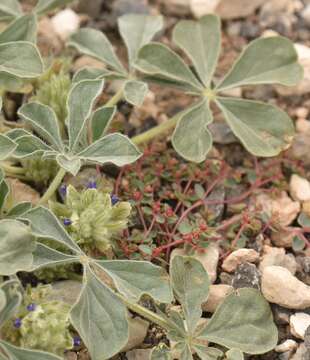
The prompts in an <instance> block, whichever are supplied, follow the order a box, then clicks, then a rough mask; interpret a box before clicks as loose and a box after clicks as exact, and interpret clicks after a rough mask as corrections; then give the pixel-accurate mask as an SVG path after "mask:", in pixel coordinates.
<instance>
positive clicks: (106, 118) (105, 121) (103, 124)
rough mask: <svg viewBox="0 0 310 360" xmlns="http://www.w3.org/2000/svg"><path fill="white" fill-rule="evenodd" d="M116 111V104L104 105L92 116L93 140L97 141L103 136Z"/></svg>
mask: <svg viewBox="0 0 310 360" xmlns="http://www.w3.org/2000/svg"><path fill="white" fill-rule="evenodd" d="M115 113H116V106H112V107H107V106H103V107H101V108H99V109H97V110H96V111H95V112H94V114H93V116H92V118H91V128H92V140H93V141H96V140H99V139H100V138H102V137H103V136H104V135H105V134H106V132H107V130H108V128H109V126H110V123H111V121H112V119H113V117H114V115H115Z"/></svg>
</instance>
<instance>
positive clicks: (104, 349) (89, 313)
mask: <svg viewBox="0 0 310 360" xmlns="http://www.w3.org/2000/svg"><path fill="white" fill-rule="evenodd" d="M84 277H85V284H84V288H83V290H82V293H81V296H80V298H79V300H78V301H77V303H76V304H75V305H74V306H73V308H72V311H71V321H72V324H73V326H74V327H75V328H76V330H77V331H78V333H79V334H80V336H81V338H82V339H83V341H84V343H85V345H86V346H87V348H88V351H89V353H90V356H91V358H92V360H105V359H110V358H111V357H112V356H113V355H115V354H117V353H118V352H119V351H120V350H121V349H122V348H123V347H124V346H125V344H126V343H127V340H128V322H127V309H126V307H125V305H124V304H123V303H122V302H121V301H120V300H119V299H118V297H117V296H116V295H115V294H114V293H113V292H112V291H111V290H110V289H109V288H108V287H107V286H106V285H105V284H103V283H102V282H101V281H100V280H99V279H98V278H97V277H96V275H95V274H94V273H93V272H92V271H91V270H90V269H89V268H88V267H87V268H85V274H84Z"/></svg>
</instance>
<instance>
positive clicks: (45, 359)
mask: <svg viewBox="0 0 310 360" xmlns="http://www.w3.org/2000/svg"><path fill="white" fill-rule="evenodd" d="M0 348H2V349H3V350H4V351H5V353H6V354H7V355H8V356H9V358H8V360H62V359H61V358H60V357H59V356H56V355H53V354H51V353H47V352H45V351H37V350H28V349H23V348H20V347H16V346H13V345H11V344H9V343H7V342H5V341H3V340H0Z"/></svg>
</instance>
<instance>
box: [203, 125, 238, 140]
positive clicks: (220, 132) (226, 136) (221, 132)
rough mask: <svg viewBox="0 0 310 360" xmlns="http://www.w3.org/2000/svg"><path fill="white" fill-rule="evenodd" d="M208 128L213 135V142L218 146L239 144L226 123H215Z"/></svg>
mask: <svg viewBox="0 0 310 360" xmlns="http://www.w3.org/2000/svg"><path fill="white" fill-rule="evenodd" d="M208 128H209V130H210V132H211V133H212V138H213V141H214V142H215V143H217V144H223V145H227V144H233V143H236V142H238V139H237V138H236V136H235V135H234V133H233V132H232V131H231V129H230V127H229V126H228V125H227V124H226V123H225V122H224V121H216V122H213V123H212V124H210V125H209V126H208Z"/></svg>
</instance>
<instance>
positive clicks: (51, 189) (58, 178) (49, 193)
mask: <svg viewBox="0 0 310 360" xmlns="http://www.w3.org/2000/svg"><path fill="white" fill-rule="evenodd" d="M65 175H66V170H64V169H63V168H60V169H59V170H58V173H57V174H56V176H55V178H54V180H53V181H52V182H51V184H50V186H49V188H48V189H47V190H46V192H45V194H44V195H43V196H42V197H41V199H40V201H39V205H42V204H45V203H47V202H48V200H49V199H50V198H51V197H52V196H53V195H54V193H55V191H56V190H57V188H58V187H59V185H60V184H61V182H62V180H63V178H64V177H65Z"/></svg>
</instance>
